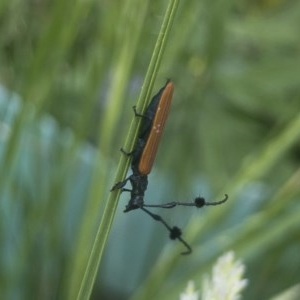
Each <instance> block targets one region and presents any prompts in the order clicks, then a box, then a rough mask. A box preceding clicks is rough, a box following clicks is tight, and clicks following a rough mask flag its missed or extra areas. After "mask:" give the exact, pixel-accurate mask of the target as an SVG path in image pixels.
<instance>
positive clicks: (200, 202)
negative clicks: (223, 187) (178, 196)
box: [144, 194, 228, 208]
mask: <svg viewBox="0 0 300 300" xmlns="http://www.w3.org/2000/svg"><path fill="white" fill-rule="evenodd" d="M227 199H228V195H227V194H225V197H224V199H222V200H220V201H214V202H206V201H205V199H204V198H203V197H197V198H195V200H194V202H176V201H174V202H169V203H165V204H144V206H146V207H159V208H173V207H175V206H195V207H198V208H200V207H203V206H208V205H219V204H222V203H224V202H226V201H227Z"/></svg>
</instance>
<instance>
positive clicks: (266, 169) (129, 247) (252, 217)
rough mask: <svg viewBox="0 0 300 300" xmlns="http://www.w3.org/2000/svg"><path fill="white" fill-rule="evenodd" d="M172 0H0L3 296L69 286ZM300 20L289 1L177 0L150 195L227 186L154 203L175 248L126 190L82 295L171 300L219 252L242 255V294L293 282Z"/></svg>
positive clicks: (81, 263) (59, 293)
mask: <svg viewBox="0 0 300 300" xmlns="http://www.w3.org/2000/svg"><path fill="white" fill-rule="evenodd" d="M167 4H168V1H156V0H152V1H149V0H143V1H139V0H127V1H108V0H106V1H105V0H103V1H94V0H89V1H83V0H75V1H74V0H72V1H71V0H57V1H49V0H35V1H34V0H32V1H23V0H2V1H1V3H0V24H1V25H0V63H1V68H0V122H1V123H0V164H1V175H0V176H1V177H0V199H1V202H0V213H1V217H0V239H1V241H0V242H1V256H0V294H1V299H75V298H76V295H77V293H78V288H79V285H80V282H81V280H82V277H83V273H84V270H85V267H86V263H87V259H88V255H89V252H90V249H91V245H92V243H93V239H94V237H95V233H96V230H97V227H98V224H99V222H100V220H101V216H102V213H103V207H104V204H105V199H106V198H107V196H108V194H109V190H110V187H111V186H112V185H113V183H114V182H113V176H114V173H115V170H116V167H117V162H118V159H119V158H120V156H121V154H120V152H119V148H120V147H121V146H122V145H123V144H124V140H125V136H126V134H127V131H128V129H129V125H130V122H131V120H132V118H133V112H132V106H133V105H134V104H135V101H136V99H137V96H138V94H139V91H140V89H141V86H142V83H143V79H144V76H145V72H146V69H147V66H148V63H149V60H150V58H151V54H152V51H153V47H154V44H155V41H156V39H157V34H158V32H159V28H160V26H161V22H162V18H163V15H164V12H165V10H166V7H167ZM299 28H300V1H296V0H294V1H293V0H290V1H284V0H264V1H263V0H256V1H251V0H244V1H221V0H216V1H209V0H203V1H199V0H190V1H182V2H181V3H180V5H179V8H178V11H177V15H176V18H175V22H174V25H173V28H172V32H171V35H170V37H169V39H168V44H167V48H166V52H165V54H164V57H163V60H162V64H161V69H160V72H159V78H157V81H156V84H155V87H154V90H153V93H152V94H155V93H156V91H157V90H158V89H159V88H160V87H161V86H163V84H164V83H165V80H166V79H167V78H171V79H172V80H173V81H174V83H175V94H174V99H173V104H172V108H171V113H170V116H169V119H168V122H167V126H166V129H165V132H164V137H163V140H162V142H161V145H160V148H159V151H158V155H157V159H156V162H155V166H154V170H153V172H152V173H151V175H150V176H149V188H148V191H147V193H146V197H145V201H147V202H148V203H153V204H154V203H162V202H169V201H176V200H177V201H192V200H193V199H194V198H195V197H196V196H198V195H201V196H204V197H205V198H206V199H207V200H208V201H212V200H218V199H221V198H222V197H223V195H224V193H227V194H229V197H230V198H229V200H228V202H227V203H226V204H223V205H221V206H217V207H205V208H203V209H201V210H197V209H195V208H184V207H181V208H180V207H177V208H174V209H173V210H167V211H161V210H155V212H159V214H161V215H162V216H163V217H164V218H165V219H166V221H167V222H168V223H170V224H171V225H172V226H173V225H177V226H179V227H180V228H182V230H183V237H184V239H185V240H186V241H188V242H189V243H190V244H191V246H192V247H193V250H194V251H193V253H192V254H191V255H190V256H187V257H183V256H181V255H180V251H182V245H181V244H180V243H178V242H173V241H170V240H169V239H168V234H167V232H166V230H165V229H164V228H163V226H161V224H156V223H155V222H154V221H153V220H151V219H150V218H149V217H148V216H147V215H145V214H144V213H143V212H142V211H133V212H130V213H128V214H123V212H122V211H123V209H124V207H125V205H126V203H127V201H128V199H129V195H128V194H126V193H124V194H123V195H121V198H120V203H119V207H118V211H117V214H116V216H115V219H114V224H113V228H112V231H111V234H110V236H109V241H108V244H107V245H106V251H105V255H104V258H103V260H102V263H101V265H100V270H99V275H98V277H97V281H96V285H95V287H94V290H93V294H92V299H130V298H135V299H178V298H179V294H180V293H181V292H182V291H183V290H184V288H185V287H186V285H187V282H188V280H190V279H192V280H194V281H195V285H196V287H197V288H198V289H199V288H200V285H201V279H202V277H203V275H205V274H207V273H208V272H209V271H210V268H211V266H212V264H213V262H214V261H215V260H216V258H217V257H218V256H219V255H221V254H223V253H224V252H226V251H228V250H233V251H235V252H236V255H237V257H238V258H239V259H241V260H242V261H243V262H244V263H245V265H246V278H247V279H248V280H249V285H248V287H247V289H246V290H245V291H244V293H243V299H270V298H271V297H273V296H275V295H277V294H279V293H281V292H283V291H284V290H286V289H288V288H290V287H292V286H294V285H296V284H297V283H299V282H300V255H299V253H300V251H299V250H300V234H299V233H300V230H299V229H300V217H299V216H300V204H299V194H300V168H299V167H300V164H299V162H300V143H299V137H300V76H299V70H300V34H299ZM298 296H299V298H300V295H298ZM299 298H295V299H299Z"/></svg>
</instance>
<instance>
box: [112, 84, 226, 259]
mask: <svg viewBox="0 0 300 300" xmlns="http://www.w3.org/2000/svg"><path fill="white" fill-rule="evenodd" d="M173 92H174V84H173V82H172V81H170V80H168V81H167V82H166V84H165V85H164V86H163V87H162V88H161V89H160V90H159V92H158V93H157V94H156V95H155V96H154V97H153V98H152V100H151V102H150V104H149V106H148V107H147V109H146V111H145V113H144V114H139V113H138V112H137V111H136V108H135V107H133V109H134V113H135V116H136V117H141V118H142V122H141V126H140V129H139V133H138V138H137V142H136V144H135V146H134V148H133V150H132V151H131V152H126V151H125V150H123V149H121V151H122V152H123V153H124V154H125V155H128V156H131V157H132V161H131V169H132V174H131V175H130V176H129V177H127V178H126V179H125V180H123V181H120V182H118V183H116V184H115V185H114V186H113V187H112V189H111V191H113V190H117V189H121V191H122V192H130V195H131V197H130V200H129V202H128V204H127V205H126V207H125V210H124V212H129V211H131V210H135V209H141V210H143V211H144V212H145V213H147V214H148V215H149V216H151V217H152V218H153V219H154V220H156V221H159V222H161V223H162V224H163V225H164V226H165V227H166V228H167V230H168V231H169V233H170V238H171V239H172V240H175V239H178V240H179V241H180V242H181V243H182V244H183V245H184V246H185V247H186V248H187V250H186V251H185V252H183V253H182V254H189V253H191V252H192V249H191V247H190V245H189V244H188V243H187V242H186V241H185V240H184V239H183V238H182V237H181V235H182V231H181V230H180V228H178V227H176V226H174V227H170V226H169V225H168V224H167V223H166V222H165V220H164V219H163V218H162V217H161V216H159V215H157V214H154V213H152V212H151V211H149V209H147V208H153V207H158V208H173V207H175V206H195V207H198V208H200V207H203V206H208V205H219V204H222V203H224V202H225V201H227V199H228V196H227V195H226V194H225V197H224V199H222V200H221V201H216V202H206V201H205V199H204V198H202V197H196V198H195V200H194V202H192V203H185V202H176V201H174V202H169V203H165V204H145V203H144V196H145V191H146V190H147V187H148V175H149V173H150V172H151V169H152V166H153V163H154V159H155V156H156V153H157V150H158V145H159V142H160V139H161V136H162V133H163V128H164V126H165V123H166V120H167V117H168V113H169V109H170V106H171V101H172V96H173ZM128 181H130V184H131V186H132V188H131V189H127V188H124V186H125V185H126V183H127V182H128Z"/></svg>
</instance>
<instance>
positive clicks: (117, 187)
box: [110, 176, 130, 192]
mask: <svg viewBox="0 0 300 300" xmlns="http://www.w3.org/2000/svg"><path fill="white" fill-rule="evenodd" d="M129 179H130V176H129V177H127V178H126V179H125V180H123V181H119V182H117V183H116V184H115V185H114V186H113V187H112V188H111V190H110V191H111V192H112V191H115V190H119V189H122V192H124V191H127V189H123V186H125V185H126V183H127V181H128V180H129ZM128 191H129V190H128Z"/></svg>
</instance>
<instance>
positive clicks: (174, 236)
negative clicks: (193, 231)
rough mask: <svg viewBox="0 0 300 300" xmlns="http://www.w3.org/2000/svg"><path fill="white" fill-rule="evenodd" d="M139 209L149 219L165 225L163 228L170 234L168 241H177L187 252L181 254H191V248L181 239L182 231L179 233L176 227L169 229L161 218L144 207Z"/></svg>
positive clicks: (179, 230)
mask: <svg viewBox="0 0 300 300" xmlns="http://www.w3.org/2000/svg"><path fill="white" fill-rule="evenodd" d="M140 208H141V209H142V210H143V211H144V212H145V213H147V214H148V215H149V216H150V217H152V218H153V219H154V220H155V221H158V222H161V223H163V224H164V225H165V227H166V228H167V229H168V230H169V232H170V239H171V240H176V239H178V240H179V241H180V242H181V243H182V244H183V245H184V246H185V247H186V248H187V251H185V252H182V253H181V254H183V255H186V254H190V253H191V252H192V248H191V246H190V245H189V244H188V243H187V242H186V241H185V240H184V239H183V238H182V237H181V234H182V231H181V229H180V228H178V227H176V226H174V227H173V228H171V227H170V226H169V225H168V224H167V223H166V221H165V220H164V219H163V218H162V217H161V216H159V215H157V214H154V213H152V212H151V211H149V210H148V209H146V208H144V207H140Z"/></svg>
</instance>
